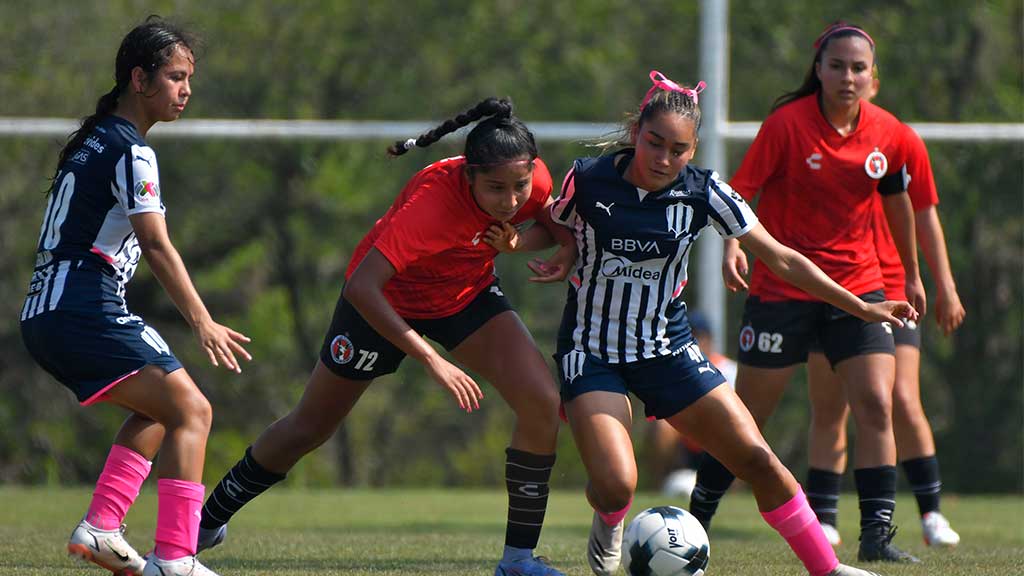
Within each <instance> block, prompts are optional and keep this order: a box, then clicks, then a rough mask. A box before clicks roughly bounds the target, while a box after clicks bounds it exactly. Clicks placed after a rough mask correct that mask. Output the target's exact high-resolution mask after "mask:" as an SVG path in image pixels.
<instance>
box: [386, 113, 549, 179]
mask: <svg viewBox="0 0 1024 576" xmlns="http://www.w3.org/2000/svg"><path fill="white" fill-rule="evenodd" d="M484 117H486V120H483V121H481V122H479V123H478V124H477V125H476V126H475V127H473V129H472V130H470V132H469V135H467V136H466V146H465V150H464V152H463V154H464V155H465V157H466V164H467V165H468V166H470V168H471V169H472V167H474V166H487V165H491V164H499V163H502V162H508V161H510V160H517V159H520V158H522V157H523V156H528V157H529V159H530V160H533V159H534V158H536V157H537V143H536V141H535V140H534V137H533V133H532V132H530V130H529V128H527V127H526V124H524V123H523V122H522V121H521V120H520V119H518V118H516V117H515V116H514V115H513V114H512V101H511V100H509V99H507V98H494V97H491V98H487V99H485V100H482V101H481V102H479V103H477V104H476V105H475V106H473V107H472V108H470V109H469V110H466V111H465V112H462V113H461V114H458V115H457V116H455V117H454V118H450V119H448V120H445V121H444V122H442V123H441V124H440V125H438V126H437V127H436V128H433V129H432V130H428V131H427V132H424V133H423V134H421V135H419V136H418V137H416V138H410V139H408V140H398V141H396V142H395V143H394V144H392V145H391V146H388V154H389V155H391V156H401V155H402V154H405V153H406V152H408V151H409V150H410V149H412V148H413V147H414V146H416V147H420V148H426V147H427V146H430V145H431V144H433V143H434V142H437V141H438V140H440V139H441V138H443V137H444V136H445V135H447V134H450V133H452V132H455V131H456V130H458V129H459V128H462V127H463V126H468V125H469V124H471V123H473V122H476V121H478V120H480V119H481V118H484Z"/></svg>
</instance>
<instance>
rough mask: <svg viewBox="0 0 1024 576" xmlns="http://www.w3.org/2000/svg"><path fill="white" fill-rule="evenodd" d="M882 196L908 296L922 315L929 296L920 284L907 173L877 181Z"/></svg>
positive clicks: (883, 207) (891, 175)
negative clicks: (901, 264) (926, 295)
mask: <svg viewBox="0 0 1024 576" xmlns="http://www.w3.org/2000/svg"><path fill="white" fill-rule="evenodd" d="M878 192H879V194H881V195H882V210H883V211H884V212H885V219H886V221H887V223H888V224H889V232H890V234H892V240H893V243H894V244H895V245H896V252H898V253H899V255H900V262H902V263H903V273H904V275H905V276H906V288H905V290H906V294H907V299H908V300H910V303H911V304H912V305H913V306H914V309H916V310H917V311H918V313H919V314H924V312H925V309H926V297H925V292H924V285H923V284H922V283H921V272H920V270H919V268H918V263H917V242H916V241H915V240H914V234H915V232H914V208H913V205H912V204H911V203H910V196H909V195H908V194H907V186H906V174H905V173H903V172H899V173H894V174H890V175H887V176H885V177H884V178H882V180H881V181H880V182H879V183H878Z"/></svg>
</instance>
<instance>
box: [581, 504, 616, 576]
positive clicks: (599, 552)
mask: <svg viewBox="0 0 1024 576" xmlns="http://www.w3.org/2000/svg"><path fill="white" fill-rule="evenodd" d="M624 522H625V518H623V519H622V520H620V521H619V523H618V524H616V525H615V526H609V525H607V524H605V523H604V520H602V519H601V515H600V514H598V513H597V512H594V521H593V522H592V523H591V524H590V540H589V541H588V542H587V563H588V564H590V569H591V570H593V571H594V574H597V576H611V575H612V574H614V573H615V571H616V570H617V569H618V568H619V562H620V561H621V560H622V532H623V523H624Z"/></svg>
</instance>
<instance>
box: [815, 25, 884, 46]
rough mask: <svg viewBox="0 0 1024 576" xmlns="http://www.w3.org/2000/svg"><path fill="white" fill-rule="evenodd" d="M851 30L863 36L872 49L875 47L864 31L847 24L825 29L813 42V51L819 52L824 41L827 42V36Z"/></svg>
mask: <svg viewBox="0 0 1024 576" xmlns="http://www.w3.org/2000/svg"><path fill="white" fill-rule="evenodd" d="M851 30H852V31H853V32H856V33H857V34H860V35H861V36H863V37H864V39H865V40H867V41H868V43H869V44H871V47H872V48H874V47H875V41H874V40H872V39H871V36H868V33H867V32H865V31H864V30H862V29H860V28H858V27H856V26H850V25H848V24H833V25H831V26H829V27H828V28H825V31H824V32H822V33H821V36H818V39H817V40H815V41H814V50H815V51H817V50H819V49H820V48H821V45H822V44H824V43H825V40H828V38H829V36H832V35H833V34H835V33H836V32H846V31H851Z"/></svg>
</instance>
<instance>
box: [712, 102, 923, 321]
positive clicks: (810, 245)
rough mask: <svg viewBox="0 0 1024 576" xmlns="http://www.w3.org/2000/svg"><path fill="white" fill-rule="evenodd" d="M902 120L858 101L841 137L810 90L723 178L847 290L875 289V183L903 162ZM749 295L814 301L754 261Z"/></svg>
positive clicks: (878, 278)
mask: <svg viewBox="0 0 1024 576" xmlns="http://www.w3.org/2000/svg"><path fill="white" fill-rule="evenodd" d="M900 126H902V124H901V123H900V122H899V120H897V119H896V118H895V117H894V116H893V115H892V114H889V113H888V112H886V111H885V110H883V109H881V108H879V107H878V106H875V105H874V104H871V103H870V102H867V101H865V100H861V102H860V118H859V120H858V122H857V128H856V129H855V130H854V131H853V132H851V133H850V134H848V135H847V136H845V137H844V136H842V135H840V134H839V133H838V132H837V131H836V130H835V128H833V127H832V125H831V124H829V123H828V121H827V120H826V119H825V117H824V116H823V115H822V113H821V111H820V110H819V109H818V99H817V95H816V94H812V95H810V96H806V97H804V98H800V99H798V100H795V101H793V102H791V103H789V104H786V105H784V106H782V107H781V108H779V109H778V110H776V111H775V112H773V113H772V114H771V115H769V116H768V118H767V119H766V120H765V121H764V124H762V125H761V129H760V131H759V132H758V133H757V137H756V138H755V139H754V142H753V144H751V146H750V149H749V150H748V151H747V154H746V156H745V157H744V158H743V163H742V164H741V165H740V168H739V170H738V171H737V172H736V175H735V176H733V179H732V181H731V182H730V184H731V185H732V187H733V188H734V189H735V190H736V191H737V192H739V193H740V194H741V195H743V197H744V198H745V199H746V200H748V201H750V200H753V198H754V197H755V196H757V194H758V192H760V193H761V198H760V201H759V203H758V205H757V217H758V218H759V219H760V221H761V223H762V224H763V225H764V227H765V229H766V230H768V232H769V233H770V234H771V235H772V236H774V237H775V238H776V239H777V240H778V241H779V242H781V243H783V244H785V245H786V246H789V247H790V248H793V249H795V250H796V251H798V252H800V253H801V254H803V255H804V256H807V257H808V258H809V259H810V260H811V261H812V262H814V263H815V264H817V265H818V267H819V268H821V269H822V270H824V271H825V273H826V274H828V275H829V276H831V277H832V279H833V280H835V281H836V282H837V283H839V284H840V285H842V286H843V287H844V288H846V289H847V290H849V291H850V292H853V293H854V294H864V293H866V292H871V291H873V290H880V289H881V288H882V286H883V284H882V271H881V268H880V267H879V263H878V256H877V255H876V252H875V243H874V234H873V231H872V230H873V222H872V219H873V217H874V214H875V210H876V208H875V206H876V203H877V202H878V199H877V198H876V197H877V196H878V191H877V190H878V181H879V180H880V179H882V178H883V177H885V176H886V175H889V174H897V173H899V172H900V171H901V170H902V168H903V166H904V165H905V164H906V146H905V144H904V139H905V138H904V134H903V131H902V129H901V128H900ZM750 294H751V295H754V296H758V297H760V298H761V299H762V300H767V301H772V300H775V301H778V300H817V298H815V297H814V296H811V295H810V294H808V293H806V292H804V291H803V290H800V289H799V288H797V287H795V286H793V285H791V284H789V283H787V282H786V281H785V280H782V279H781V278H779V277H778V276H776V275H775V274H774V273H773V272H772V271H771V270H769V269H768V268H767V267H765V266H759V265H757V264H756V263H755V265H754V272H753V274H752V277H751V280H750Z"/></svg>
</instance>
